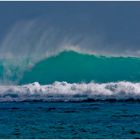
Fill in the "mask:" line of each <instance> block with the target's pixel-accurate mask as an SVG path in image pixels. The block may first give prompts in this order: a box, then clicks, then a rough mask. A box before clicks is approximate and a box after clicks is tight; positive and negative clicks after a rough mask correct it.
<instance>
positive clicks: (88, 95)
mask: <svg viewBox="0 0 140 140" xmlns="http://www.w3.org/2000/svg"><path fill="white" fill-rule="evenodd" d="M129 99H132V100H140V83H132V82H126V81H121V82H110V83H102V84H99V83H94V82H90V83H72V84H71V83H67V82H57V81H56V82H54V83H53V84H48V85H40V84H39V83H38V82H35V83H31V84H27V85H22V86H16V85H15V86H13V85H12V86H0V102H6V101H8V102H10V101H11V102H12V101H16V102H18V101H64V102H66V101H88V100H95V101H96V100H101V101H102V100H103V101H104V100H118V101H119V100H124V101H125V100H129Z"/></svg>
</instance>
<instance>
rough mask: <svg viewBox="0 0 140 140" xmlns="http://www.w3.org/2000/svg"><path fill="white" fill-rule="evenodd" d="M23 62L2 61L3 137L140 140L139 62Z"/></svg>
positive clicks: (77, 57) (56, 58)
mask: <svg viewBox="0 0 140 140" xmlns="http://www.w3.org/2000/svg"><path fill="white" fill-rule="evenodd" d="M19 62H20V63H16V60H11V59H3V60H0V138H13V139H14V138H38V139H39V138H85V139H86V138H106V139H108V138H140V128H139V126H140V58H136V57H111V56H97V55H91V54H83V53H79V52H75V51H63V52H60V53H58V54H55V55H52V56H50V57H48V58H44V59H41V60H37V61H32V62H31V60H29V59H26V60H25V59H23V60H19Z"/></svg>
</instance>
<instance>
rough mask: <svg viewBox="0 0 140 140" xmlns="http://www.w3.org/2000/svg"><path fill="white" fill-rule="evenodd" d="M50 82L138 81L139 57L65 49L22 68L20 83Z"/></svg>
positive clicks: (139, 76)
mask: <svg viewBox="0 0 140 140" xmlns="http://www.w3.org/2000/svg"><path fill="white" fill-rule="evenodd" d="M35 81H37V82H39V83H40V84H50V83H53V82H55V81H67V82H69V83H77V82H81V81H83V82H90V81H95V82H98V83H106V82H117V81H131V82H139V81H140V58H134V57H105V56H94V55H88V54H81V53H77V52H74V51H64V52H62V53H60V54H58V55H56V56H52V57H49V58H47V59H44V60H42V61H40V62H38V63H36V64H35V65H34V66H33V67H32V68H31V69H30V70H27V71H25V73H24V75H23V77H22V78H21V80H20V82H19V83H20V84H27V83H33V82H35Z"/></svg>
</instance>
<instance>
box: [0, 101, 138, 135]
mask: <svg viewBox="0 0 140 140" xmlns="http://www.w3.org/2000/svg"><path fill="white" fill-rule="evenodd" d="M139 126H140V102H135V101H127V102H121V101H120V102H119V101H118V102H109V101H97V102H75V103H72V102H50V103H49V102H18V103H16V102H11V103H6V102H4V103H0V138H140V127H139Z"/></svg>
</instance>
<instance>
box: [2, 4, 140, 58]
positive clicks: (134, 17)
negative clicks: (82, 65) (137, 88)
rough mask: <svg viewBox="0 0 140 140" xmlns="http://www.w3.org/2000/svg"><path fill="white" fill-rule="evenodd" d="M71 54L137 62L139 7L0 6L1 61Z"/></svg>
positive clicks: (98, 5)
mask: <svg viewBox="0 0 140 140" xmlns="http://www.w3.org/2000/svg"><path fill="white" fill-rule="evenodd" d="M63 49H75V50H80V51H83V52H89V53H90V52H91V53H95V54H101V55H122V56H125V55H126V56H138V57H139V56H140V2H47V1H46V2H2V1H1V2H0V56H1V57H16V56H33V54H35V55H41V56H43V57H44V56H45V55H48V54H52V53H54V52H55V53H56V52H57V51H60V50H63Z"/></svg>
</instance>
